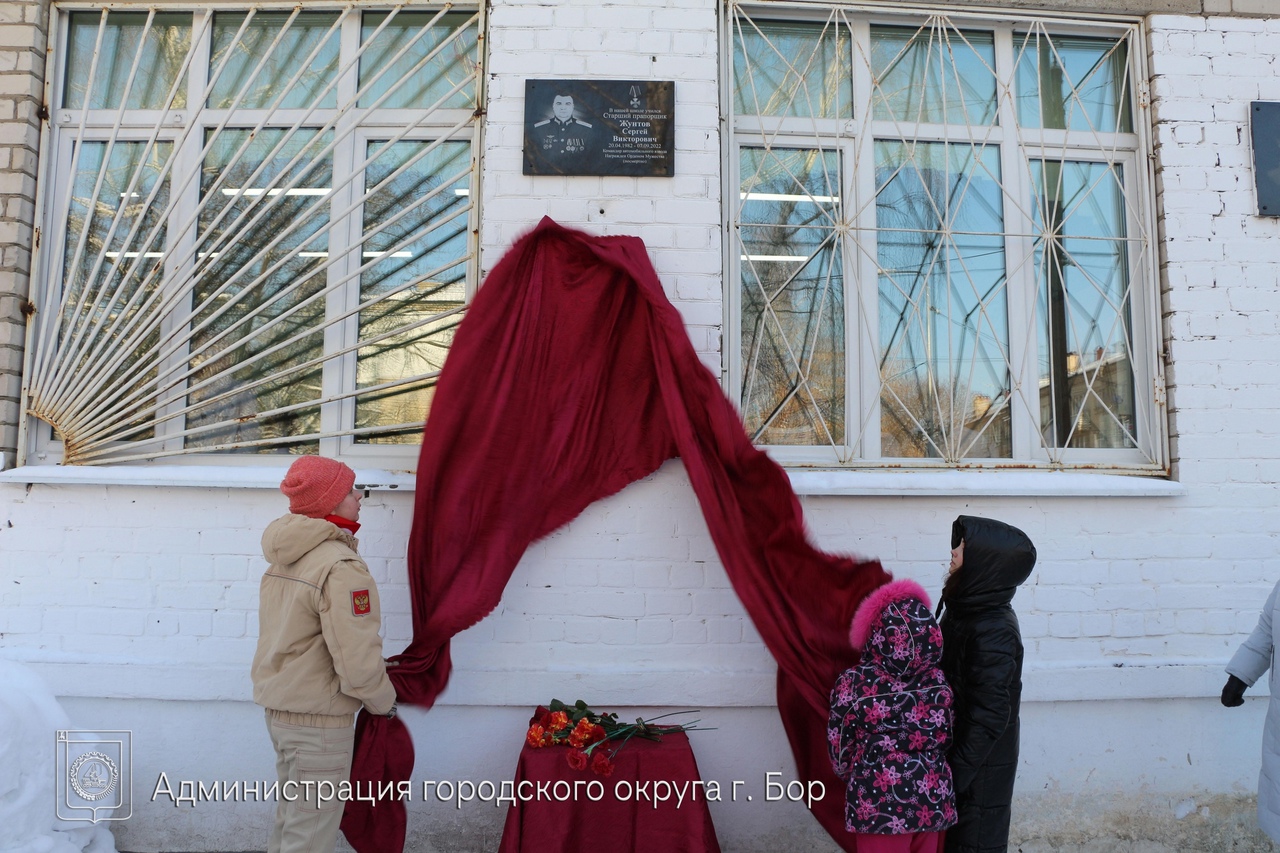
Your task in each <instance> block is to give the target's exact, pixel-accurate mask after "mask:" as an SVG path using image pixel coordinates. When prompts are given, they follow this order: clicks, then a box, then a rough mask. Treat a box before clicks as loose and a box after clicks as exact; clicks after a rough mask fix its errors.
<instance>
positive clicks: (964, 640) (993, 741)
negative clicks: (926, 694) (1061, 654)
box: [938, 515, 1036, 853]
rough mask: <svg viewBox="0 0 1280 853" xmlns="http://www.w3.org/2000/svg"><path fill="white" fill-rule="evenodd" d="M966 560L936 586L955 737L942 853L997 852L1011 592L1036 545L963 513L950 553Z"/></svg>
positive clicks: (1010, 718)
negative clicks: (951, 818)
mask: <svg viewBox="0 0 1280 853" xmlns="http://www.w3.org/2000/svg"><path fill="white" fill-rule="evenodd" d="M962 539H963V540H964V562H963V563H962V564H961V567H960V569H959V570H958V571H956V572H955V573H954V574H952V575H951V576H950V577H949V578H948V579H947V582H946V585H945V586H944V587H943V590H942V598H941V599H940V600H939V602H938V609H939V611H940V612H941V613H942V618H941V620H939V625H940V626H941V627H942V670H943V672H944V673H946V676H947V683H948V684H949V685H950V686H951V689H952V691H953V692H954V694H955V712H956V717H955V735H954V739H953V741H952V748H951V752H950V753H949V755H948V757H947V760H948V762H949V763H950V765H951V774H952V779H953V781H954V784H955V790H956V810H957V812H958V820H957V822H956V825H955V826H953V827H952V828H951V829H949V830H947V840H946V852H947V853H1005V851H1006V849H1007V848H1008V845H1009V813H1010V808H1009V807H1010V803H1011V802H1012V800H1013V782H1014V778H1015V776H1016V775H1017V772H1018V710H1019V705H1020V703H1021V700H1022V635H1021V633H1020V632H1019V630H1018V617H1017V615H1016V614H1015V613H1014V612H1013V604H1012V602H1013V594H1014V593H1015V592H1017V589H1018V585H1019V584H1021V583H1022V582H1023V581H1025V580H1026V579H1027V578H1028V577H1029V576H1030V575H1031V569H1032V568H1033V567H1034V566H1035V564H1036V549H1035V546H1034V545H1032V544H1031V540H1030V539H1028V538H1027V535H1026V534H1025V533H1023V532H1022V531H1021V530H1019V529H1018V528H1016V527H1012V526H1010V525H1008V524H1005V523H1004V522H1001V521H995V520H994V519H989V518H977V517H975V516H970V515H962V516H960V517H959V518H957V519H956V520H955V523H954V524H953V525H952V527H951V547H952V548H954V547H955V546H957V545H959V544H960V541H961V540H962Z"/></svg>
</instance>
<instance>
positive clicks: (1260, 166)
mask: <svg viewBox="0 0 1280 853" xmlns="http://www.w3.org/2000/svg"><path fill="white" fill-rule="evenodd" d="M1249 129H1250V131H1251V133H1252V135H1253V182H1254V186H1255V187H1256V188H1257V195H1258V213H1259V214H1260V215H1261V216H1280V103H1276V102H1274V101H1254V102H1253V103H1252V104H1250V105H1249Z"/></svg>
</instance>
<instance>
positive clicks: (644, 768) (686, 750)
mask: <svg viewBox="0 0 1280 853" xmlns="http://www.w3.org/2000/svg"><path fill="white" fill-rule="evenodd" d="M599 748H607V745H606V746H604V747H599ZM568 753H569V748H568V747H565V746H545V747H542V748H540V749H534V748H532V747H530V746H528V745H527V744H526V745H525V747H524V748H523V749H522V750H521V751H520V762H519V763H518V764H517V765H516V776H515V782H516V785H517V786H519V785H520V783H521V782H523V781H526V780H527V781H528V782H530V783H532V784H530V785H524V786H523V788H524V790H525V793H526V794H527V795H529V796H530V797H532V796H533V795H534V794H535V793H536V790H537V786H538V785H540V784H541V785H543V786H544V789H543V790H544V791H547V792H551V791H552V790H553V786H554V785H555V783H556V782H567V783H568V786H567V787H566V786H565V785H563V784H562V785H560V786H559V791H560V793H561V794H562V795H563V794H564V793H565V792H567V791H570V790H574V789H575V788H574V783H575V782H579V783H582V784H579V785H578V786H577V787H576V790H577V791H578V792H579V795H578V796H577V797H572V796H570V798H569V799H567V800H564V801H559V800H556V799H552V798H549V797H548V798H536V799H530V800H529V801H528V802H522V801H519V800H517V801H516V804H515V805H514V806H512V807H511V808H510V809H509V810H508V811H507V823H506V826H505V827H504V828H503V830H502V846H501V847H499V848H498V851H499V853H550V851H555V853H574V851H582V853H601V851H604V850H607V851H609V853H720V843H719V842H718V841H717V840H716V830H715V827H714V826H712V824H711V813H710V811H709V810H708V809H707V801H706V797H705V796H704V792H703V791H702V788H701V786H699V785H694V784H692V783H693V782H695V781H697V780H699V779H701V778H702V777H701V776H699V775H698V763H697V762H696V761H695V760H694V758H693V749H692V748H691V747H690V746H689V737H688V736H687V735H686V734H685V733H684V732H678V731H677V732H671V733H669V734H665V735H663V736H662V739H661V740H658V741H649V740H640V739H638V738H632V739H631V740H630V741H628V742H627V745H626V746H625V747H623V748H622V749H621V750H620V751H619V752H618V754H617V755H616V756H615V757H614V771H613V775H612V776H598V775H596V774H595V773H592V772H591V770H590V769H585V770H574V769H573V768H572V767H570V766H569V762H568V760H567V758H566V756H567V755H568ZM593 779H595V780H598V781H599V782H600V783H601V785H602V788H603V794H604V796H603V798H602V799H600V800H599V801H592V800H591V799H588V797H587V796H586V784H585V783H587V782H589V781H590V780H593ZM619 781H622V782H624V786H623V787H621V788H618V787H616V785H617V783H618V782H619ZM654 782H666V783H669V788H668V787H667V786H662V785H660V786H659V788H658V790H660V791H661V792H662V793H668V792H669V793H670V797H669V798H668V799H666V800H665V801H660V802H657V803H656V807H655V802H654V799H655V798H654V797H653V792H654V790H655V789H654V788H653V783H654ZM636 783H641V784H644V783H648V787H647V791H648V796H646V797H644V798H638V797H636V796H635V790H636ZM676 788H680V789H682V790H683V791H684V792H685V794H684V799H683V801H682V802H679V801H678V798H677V795H676V794H675V790H676ZM695 790H696V799H695ZM600 791H601V788H594V787H593V791H592V796H598V795H599V793H600ZM618 793H621V794H622V795H623V797H624V799H619V798H618V796H617V794H618ZM628 794H629V795H630V796H628ZM722 796H723V794H722Z"/></svg>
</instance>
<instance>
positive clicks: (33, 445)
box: [18, 0, 487, 470]
mask: <svg viewBox="0 0 1280 853" xmlns="http://www.w3.org/2000/svg"><path fill="white" fill-rule="evenodd" d="M104 8H108V9H109V10H110V11H111V12H112V13H119V12H135V13H143V14H145V13H147V12H148V11H150V10H151V9H155V10H156V12H157V13H181V14H184V15H185V14H190V15H191V16H192V22H191V37H192V39H193V40H197V39H199V43H198V44H195V45H193V47H192V56H191V62H190V66H189V68H188V69H187V95H186V107H185V108H183V109H175V110H170V111H167V112H166V111H162V110H123V111H122V113H123V115H122V117H121V120H120V121H119V128H118V129H117V130H113V125H114V124H115V122H116V118H117V117H116V113H117V111H116V110H115V109H107V110H88V109H85V110H69V109H62V108H61V106H60V105H61V104H62V103H63V91H62V87H63V85H64V82H65V81H64V77H65V72H66V57H67V52H68V46H67V45H68V34H69V22H70V16H71V14H72V13H75V12H92V13H101V12H102V11H103V9H104ZM295 8H298V6H297V4H296V3H288V2H273V1H272V0H269V2H248V0H245V2H237V3H225V2H216V0H200V2H183V0H168V2H162V3H154V2H144V0H112V2H110V3H106V2H58V3H55V4H53V6H52V7H51V9H50V13H49V29H48V33H49V39H50V45H51V50H50V51H49V54H48V60H47V63H46V69H45V103H46V104H49V105H57V106H51V108H50V116H49V123H48V127H47V128H46V132H45V133H44V134H43V135H42V139H41V150H40V158H39V181H38V185H37V186H38V193H37V195H38V197H37V202H36V216H37V224H38V228H37V234H40V233H41V231H43V239H40V238H37V239H38V244H37V246H36V252H35V254H34V256H33V261H32V275H31V281H32V285H31V288H32V295H31V299H32V302H33V303H34V304H35V305H36V306H37V316H36V318H35V319H34V321H33V322H31V323H29V324H28V336H27V346H26V349H25V352H24V368H23V386H22V397H23V401H22V408H21V411H22V412H23V414H22V416H21V417H20V419H19V441H18V454H19V458H18V464H19V465H58V464H64V463H65V462H67V461H68V460H66V458H65V456H66V453H65V448H64V446H63V442H61V441H60V440H58V437H57V435H56V433H55V431H54V428H53V427H52V426H50V424H48V423H47V422H45V421H43V420H40V419H38V418H36V417H34V416H33V415H30V414H27V411H28V402H29V399H28V385H29V383H30V382H31V373H32V369H33V360H34V359H33V354H34V353H38V352H39V350H40V348H41V346H42V345H43V344H45V342H46V340H47V338H44V339H42V336H41V331H40V330H41V324H40V322H39V319H40V315H39V312H42V311H53V310H56V307H57V300H58V298H59V296H58V294H59V292H60V289H61V286H62V283H61V268H62V264H63V263H64V261H63V251H64V247H66V241H65V237H66V234H65V228H66V224H67V204H68V203H69V201H70V199H71V195H72V193H71V183H72V182H73V181H74V175H73V174H72V168H71V161H72V150H73V144H74V143H75V142H76V141H77V139H82V140H84V141H87V142H91V141H95V140H106V139H111V138H114V139H115V141H116V142H117V143H118V142H126V141H130V140H140V141H144V142H145V141H146V140H147V139H148V138H150V135H151V133H152V132H153V130H154V129H155V128H156V127H157V126H159V127H160V131H159V134H158V137H157V141H158V142H164V141H171V142H173V143H175V144H181V145H182V148H181V149H180V151H179V152H178V153H177V156H176V159H175V166H174V168H173V170H172V172H171V173H170V174H169V176H168V177H167V178H166V180H167V181H168V182H169V184H170V187H169V189H170V191H171V192H173V191H175V190H177V191H178V192H179V194H180V196H181V197H180V198H178V199H176V200H175V201H174V204H173V209H172V211H171V213H170V215H169V217H168V223H169V230H168V234H167V241H168V243H167V249H166V254H167V255H168V256H169V258H171V259H172V258H174V257H175V256H179V255H181V254H182V253H181V251H180V249H179V248H178V244H179V243H180V242H186V243H188V244H189V242H190V241H192V240H194V232H195V228H196V226H195V224H194V221H193V220H192V219H191V217H192V215H193V213H194V211H195V209H196V205H197V203H198V197H199V188H200V179H199V174H198V173H199V170H200V168H201V165H202V164H201V163H200V162H199V157H200V151H201V149H202V147H203V145H204V131H205V129H206V128H215V127H218V126H219V122H220V120H221V119H222V118H223V117H224V116H226V115H227V110H223V109H213V108H210V107H207V106H206V105H204V104H202V103H201V101H202V95H203V92H204V88H205V85H206V82H207V80H208V72H209V49H210V45H211V44H212V36H213V27H212V21H211V20H206V19H211V18H212V16H213V15H214V14H216V13H226V12H243V11H249V10H250V9H253V10H254V11H255V13H262V12H272V11H279V12H291V11H292V10H294V9H295ZM486 8H487V4H485V3H483V2H480V3H472V4H466V5H462V6H457V5H455V4H450V3H445V2H440V0H396V1H395V2H394V3H393V2H390V0H352V2H337V0H316V2H308V3H307V4H306V7H305V9H304V10H303V11H306V12H325V11H328V12H337V13H339V15H340V16H341V17H340V21H341V23H340V25H339V27H340V30H339V36H338V38H339V45H340V47H339V57H340V58H339V68H340V76H339V78H338V82H337V84H336V86H335V91H336V99H337V106H335V107H332V108H323V109H317V110H315V111H314V112H312V113H311V115H310V116H309V117H308V119H307V121H306V122H305V124H304V125H303V126H302V127H304V128H306V127H317V128H320V127H326V128H327V129H326V131H325V132H326V133H329V134H332V135H333V136H334V138H335V139H338V140H339V141H338V144H337V146H336V147H335V148H334V149H333V151H332V152H331V153H330V154H329V155H328V156H329V158H330V159H331V161H332V168H333V185H334V192H332V193H331V194H330V197H329V199H328V212H329V216H330V217H331V222H330V225H329V227H328V235H329V236H328V240H329V245H330V248H331V251H334V252H340V253H341V257H337V258H333V257H331V258H330V259H329V261H328V263H329V266H328V267H327V270H326V279H325V281H326V285H325V286H326V287H333V286H334V285H335V283H336V282H341V280H342V279H343V278H344V277H345V278H348V279H349V280H347V281H345V282H343V283H341V284H340V286H339V287H337V288H336V289H334V290H333V291H331V292H330V293H328V294H327V295H326V296H325V297H324V303H325V305H326V308H325V314H326V316H327V317H334V316H336V315H338V314H341V313H344V312H350V311H352V310H354V309H355V307H356V306H357V305H358V304H359V299H360V284H361V282H360V276H359V275H351V274H352V273H353V271H354V270H355V269H356V268H357V267H358V265H359V262H360V258H359V255H360V248H361V245H362V244H361V242H360V238H361V234H362V211H363V205H362V204H359V203H356V202H357V200H358V199H359V196H360V195H361V194H362V193H363V189H364V174H363V172H362V171H360V170H358V168H357V167H358V166H359V164H360V162H361V161H362V160H363V158H364V152H365V150H366V144H367V142H368V141H370V140H387V139H392V138H398V139H400V140H401V141H430V140H432V139H436V138H446V139H448V141H449V142H450V143H452V142H469V144H470V152H471V153H470V170H469V190H468V192H469V194H470V209H469V211H468V212H467V213H465V214H463V215H464V216H465V217H466V219H465V231H466V242H467V250H466V258H465V264H466V273H465V301H466V303H468V304H469V302H470V300H471V298H472V296H473V295H474V293H475V290H476V288H477V286H478V283H479V270H480V246H481V236H480V222H481V216H480V209H479V207H480V204H479V201H480V196H481V192H480V176H481V152H482V151H483V142H484V140H483V131H484V122H483V119H482V117H483V115H484V114H485V109H484V104H485V97H486V93H485V79H486V73H485V70H484V68H485V65H486V63H487V50H486V47H485V45H486V43H487V38H485V35H486V28H487V20H486ZM392 10H397V11H402V12H439V11H449V12H453V13H458V12H462V13H467V14H470V15H474V16H476V18H477V21H476V23H475V25H474V26H475V28H476V29H477V32H478V34H479V36H480V39H479V46H478V53H479V56H478V68H477V69H476V81H475V83H474V88H473V89H468V91H471V92H473V93H474V97H475V101H476V108H475V109H474V110H472V109H465V110H463V109H439V110H435V111H431V110H429V109H401V108H396V109H390V108H379V109H376V110H375V109H370V108H365V107H360V106H359V105H352V107H351V108H350V110H349V111H348V112H347V113H346V114H345V115H340V112H341V107H342V105H343V104H345V103H349V102H350V100H351V99H352V98H353V97H354V96H355V94H356V90H357V88H358V84H357V76H356V75H357V68H358V65H356V64H354V63H353V64H351V66H350V67H349V68H346V69H345V71H341V69H343V68H344V67H345V66H346V64H347V59H348V57H350V56H354V55H355V53H356V51H358V50H359V47H360V39H361V25H362V20H363V14H364V13H366V12H374V13H377V12H390V11H392ZM344 12H345V13H346V14H345V15H343V13H344ZM305 112H306V111H305V110H285V109H280V110H276V111H275V112H274V113H272V114H270V115H267V111H266V110H261V109H243V108H242V109H237V110H236V111H235V112H234V113H233V115H234V118H233V119H232V120H231V121H229V122H228V123H227V125H226V127H227V128H228V129H231V128H237V127H242V128H252V127H255V126H257V125H258V122H259V120H260V119H262V118H264V116H265V117H266V118H267V123H266V125H265V127H267V128H270V127H284V128H288V127H291V126H292V125H293V124H294V122H295V121H297V120H298V119H299V118H301V117H302V115H303V114H304V113H305ZM82 125H83V133H82V134H79V133H77V131H78V129H79V128H80V127H81V126H82ZM196 125H198V126H196ZM411 126H412V129H411V130H410V131H409V132H407V133H406V132H405V129H406V128H408V127H411ZM446 132H447V133H448V135H447V136H445V135H444V134H445V133H446ZM193 171H194V176H193V177H192V178H191V179H190V180H188V175H191V174H192V173H193ZM183 182H186V186H185V188H184V187H182V186H181V184H182V183H183ZM353 204H354V207H352V205H353ZM346 207H351V209H350V210H349V211H348V212H346V213H342V211H343V210H344V209H345V208H346ZM336 214H341V215H336ZM174 223H189V227H188V229H187V233H186V234H185V235H183V234H180V233H178V232H177V230H176V229H175V228H174ZM191 262H192V261H191V260H188V261H187V263H188V264H189V263H191ZM166 263H168V261H166ZM169 275H170V274H169V273H168V272H166V274H165V276H164V279H165V280H167V279H168V278H169ZM162 283H163V282H162ZM184 310H185V311H187V312H189V310H190V306H189V297H188V299H187V308H186V309H183V308H182V307H181V306H178V307H176V308H174V309H173V310H171V311H169V312H167V313H166V316H165V320H164V321H163V322H164V329H165V330H167V329H169V328H171V327H172V326H173V325H174V324H177V323H183V322H185V321H184V320H182V319H181V318H182V314H183V311H184ZM358 322H359V315H358V314H352V315H351V316H349V317H347V318H346V319H345V320H342V321H340V322H336V323H334V324H333V325H329V326H327V327H326V328H325V329H324V332H323V340H324V344H323V351H324V354H325V360H324V363H323V367H322V390H321V395H320V401H321V402H320V404H319V405H320V430H319V432H320V435H319V437H318V439H317V441H318V445H319V448H318V449H319V452H320V453H321V454H322V455H326V456H332V457H337V458H342V459H345V460H346V461H347V462H349V463H350V464H352V465H355V466H360V467H362V468H365V469H371V468H372V469H386V470H406V469H412V468H413V467H414V465H415V463H416V459H417V456H418V453H419V450H420V445H419V444H416V443H415V444H406V445H385V444H382V445H375V444H361V443H357V441H356V438H355V432H354V423H355V421H354V417H355V408H356V398H355V397H354V396H352V392H353V391H354V389H355V372H356V363H357V351H356V350H355V349H354V345H355V343H356V341H357V338H358ZM46 334H47V330H46ZM347 348H350V351H348V352H346V353H344V354H341V355H335V353H338V352H340V351H341V350H343V349H347ZM185 351H186V350H185V349H183V350H182V351H181V352H179V353H177V354H174V355H171V356H170V357H169V358H168V359H167V360H166V362H165V366H164V367H162V368H161V371H162V372H163V371H165V370H174V369H177V370H185V369H186V361H185V359H184V358H183V357H182V353H183V352H185ZM182 406H183V403H182V400H181V399H179V400H177V401H175V402H173V403H171V404H169V406H168V407H166V409H174V408H177V409H180V408H182ZM182 424H183V419H182V418H181V417H178V418H176V419H174V420H171V421H166V422H161V423H160V424H159V425H157V427H156V429H157V432H163V433H164V435H166V436H168V435H172V434H174V433H179V432H180V431H181V429H182ZM182 442H183V439H182V437H181V436H180V435H179V436H177V437H166V438H164V441H163V443H162V444H161V443H159V442H152V443H149V444H148V445H147V447H148V448H149V449H150V450H152V451H156V453H155V454H154V455H150V454H147V453H141V454H137V455H131V454H130V451H129V450H128V449H127V445H124V444H121V445H118V446H119V447H121V448H126V449H124V450H123V452H122V453H121V454H120V455H121V456H124V457H126V458H124V459H123V460H122V459H120V458H117V457H114V456H112V455H109V454H108V455H105V456H102V457H99V458H97V459H89V460H86V461H85V464H90V465H93V464H111V463H113V462H120V461H123V462H125V463H128V464H133V465H137V464H148V463H149V462H151V461H152V460H153V459H154V460H155V461H156V462H158V463H163V464H166V465H188V466H190V465H199V466H207V465H209V464H211V463H214V464H218V465H222V464H233V465H249V466H263V467H278V466H279V465H280V464H281V463H282V462H287V461H288V460H289V459H291V458H292V456H291V455H282V454H270V453H254V452H231V453H227V452H216V451H213V452H211V451H208V450H204V451H201V450H198V449H192V450H184V449H183V448H182ZM170 454H171V455H170ZM70 461H71V462H76V461H78V460H70Z"/></svg>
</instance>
